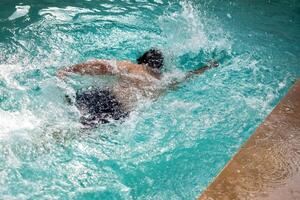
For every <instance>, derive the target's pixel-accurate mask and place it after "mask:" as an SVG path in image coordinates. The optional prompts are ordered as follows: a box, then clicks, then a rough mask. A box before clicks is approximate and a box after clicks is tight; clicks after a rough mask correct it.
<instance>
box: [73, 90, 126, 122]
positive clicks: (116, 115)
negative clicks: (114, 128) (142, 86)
mask: <svg viewBox="0 0 300 200" xmlns="http://www.w3.org/2000/svg"><path fill="white" fill-rule="evenodd" d="M75 106H76V107H77V108H78V109H79V110H80V112H81V114H82V116H81V118H80V121H81V123H82V124H83V125H85V126H87V127H93V126H95V125H97V124H103V123H108V122H110V121H111V120H112V119H113V120H120V119H124V118H125V117H127V116H128V112H126V111H125V109H124V107H123V106H122V104H121V103H120V102H119V101H118V100H117V98H116V97H115V96H114V95H113V93H112V92H111V91H110V90H100V89H95V90H89V91H84V92H77V93H76V102H75Z"/></svg>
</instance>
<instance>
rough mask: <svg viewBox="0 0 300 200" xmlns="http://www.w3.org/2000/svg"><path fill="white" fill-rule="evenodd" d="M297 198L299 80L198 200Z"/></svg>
mask: <svg viewBox="0 0 300 200" xmlns="http://www.w3.org/2000/svg"><path fill="white" fill-rule="evenodd" d="M219 199H220V200H234V199H270V200H271V199H272V200H277V199H278V200H282V199H284V200H288V199H300V79H299V80H298V81H297V82H296V83H295V84H294V86H293V87H292V88H291V89H290V90H289V92H288V93H287V94H286V96H285V97H284V98H283V99H282V100H281V101H280V103H279V104H278V105H277V106H276V107H275V108H274V109H273V111H272V112H271V113H270V114H269V115H268V117H267V118H266V119H265V121H264V122H263V123H262V124H261V125H260V126H259V127H258V128H257V129H256V131H255V132H254V134H252V135H251V136H250V138H249V139H248V140H247V141H246V142H245V144H244V145H243V146H242V147H241V149H240V150H239V151H238V152H237V153H236V154H235V156H233V158H232V159H231V160H230V161H229V162H228V164H227V165H226V166H225V167H224V169H223V170H222V171H221V173H220V174H219V175H218V176H217V177H216V178H215V179H214V180H213V182H212V183H211V184H210V185H209V186H208V187H207V188H206V190H205V191H204V192H203V193H202V194H201V196H200V197H199V200H219Z"/></svg>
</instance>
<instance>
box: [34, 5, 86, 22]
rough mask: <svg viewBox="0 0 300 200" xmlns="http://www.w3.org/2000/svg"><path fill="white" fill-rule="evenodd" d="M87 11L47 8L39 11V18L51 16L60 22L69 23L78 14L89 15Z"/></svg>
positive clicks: (70, 7)
mask: <svg viewBox="0 0 300 200" xmlns="http://www.w3.org/2000/svg"><path fill="white" fill-rule="evenodd" d="M90 12H92V11H91V10H89V9H85V8H77V7H72V6H67V7H66V8H58V7H49V8H46V9H42V10H40V11H39V15H41V16H45V17H47V16H52V17H54V18H55V19H57V20H60V21H71V20H72V19H73V17H75V16H76V15H77V14H80V13H90Z"/></svg>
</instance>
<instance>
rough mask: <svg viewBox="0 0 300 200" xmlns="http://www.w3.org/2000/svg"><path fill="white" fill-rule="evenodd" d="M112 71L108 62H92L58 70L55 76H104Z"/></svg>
mask: <svg viewBox="0 0 300 200" xmlns="http://www.w3.org/2000/svg"><path fill="white" fill-rule="evenodd" d="M112 71H113V69H112V66H111V65H110V63H109V62H108V61H106V60H93V61H88V62H85V63H81V64H76V65H72V66H69V67H67V68H65V69H62V70H59V71H58V73H57V76H58V77H60V78H62V77H64V76H65V75H67V74H69V73H78V74H82V75H105V74H112Z"/></svg>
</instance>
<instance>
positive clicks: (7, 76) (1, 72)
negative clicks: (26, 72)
mask: <svg viewBox="0 0 300 200" xmlns="http://www.w3.org/2000/svg"><path fill="white" fill-rule="evenodd" d="M22 71H23V68H22V67H21V66H20V65H6V64H2V65H0V78H1V79H4V80H5V82H6V84H7V85H8V87H10V88H14V89H18V90H25V89H26V88H24V87H22V86H20V85H19V84H18V83H17V81H16V80H14V78H13V76H14V75H15V74H17V73H20V72H22Z"/></svg>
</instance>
